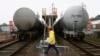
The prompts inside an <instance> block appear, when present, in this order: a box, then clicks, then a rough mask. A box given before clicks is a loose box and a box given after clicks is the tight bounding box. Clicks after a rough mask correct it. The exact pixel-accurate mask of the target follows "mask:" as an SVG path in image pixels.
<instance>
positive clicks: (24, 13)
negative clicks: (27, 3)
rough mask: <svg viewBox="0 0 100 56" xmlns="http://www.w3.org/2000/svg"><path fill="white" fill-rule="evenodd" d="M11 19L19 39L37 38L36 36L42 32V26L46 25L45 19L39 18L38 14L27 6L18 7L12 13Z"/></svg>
mask: <svg viewBox="0 0 100 56" xmlns="http://www.w3.org/2000/svg"><path fill="white" fill-rule="evenodd" d="M13 21H14V24H15V25H16V27H17V28H18V31H17V33H18V35H19V37H18V38H19V39H20V40H26V39H27V37H30V38H31V39H37V36H41V35H42V34H43V27H44V25H46V24H45V21H44V20H43V19H40V18H39V16H37V15H36V14H35V13H34V12H33V11H32V10H31V9H29V8H20V9H18V10H17V11H16V12H15V14H14V17H13ZM38 34H40V35H38ZM30 35H31V36H30Z"/></svg>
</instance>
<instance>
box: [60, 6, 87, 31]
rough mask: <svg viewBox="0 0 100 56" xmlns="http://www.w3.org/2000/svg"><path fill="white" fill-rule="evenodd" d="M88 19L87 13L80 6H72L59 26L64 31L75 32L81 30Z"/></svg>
mask: <svg viewBox="0 0 100 56" xmlns="http://www.w3.org/2000/svg"><path fill="white" fill-rule="evenodd" d="M88 19H89V16H88V13H87V11H86V10H85V9H84V8H82V6H73V7H71V8H69V9H68V10H67V11H66V12H65V13H64V15H63V16H62V19H61V24H63V26H64V28H65V29H66V30H69V31H73V30H76V31H77V30H82V29H83V28H84V27H85V26H86V23H87V21H88ZM74 28H75V29H74Z"/></svg>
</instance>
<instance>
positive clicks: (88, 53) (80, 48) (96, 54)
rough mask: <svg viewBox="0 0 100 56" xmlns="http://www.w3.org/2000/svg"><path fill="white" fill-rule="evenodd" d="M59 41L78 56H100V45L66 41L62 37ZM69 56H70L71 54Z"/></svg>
mask: <svg viewBox="0 0 100 56" xmlns="http://www.w3.org/2000/svg"><path fill="white" fill-rule="evenodd" d="M59 39H60V40H59ZM59 39H58V40H59V42H60V44H61V45H67V46H70V47H71V48H73V49H74V50H75V51H76V52H77V53H78V54H80V55H79V56H100V45H97V44H94V43H92V42H89V41H81V42H78V41H77V42H75V41H69V40H64V39H63V38H61V37H59ZM71 54H73V53H71ZM68 56H70V53H69V55H68ZM71 56H76V54H74V55H71Z"/></svg>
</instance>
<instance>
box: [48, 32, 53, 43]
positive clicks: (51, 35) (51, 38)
mask: <svg viewBox="0 0 100 56" xmlns="http://www.w3.org/2000/svg"><path fill="white" fill-rule="evenodd" d="M48 43H49V44H51V45H54V44H55V34H54V31H53V30H51V31H49V40H48Z"/></svg>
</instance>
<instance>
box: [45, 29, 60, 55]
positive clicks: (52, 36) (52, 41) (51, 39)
mask: <svg viewBox="0 0 100 56" xmlns="http://www.w3.org/2000/svg"><path fill="white" fill-rule="evenodd" d="M48 31H49V39H48V43H49V45H48V47H47V49H46V51H45V54H48V52H49V49H50V48H51V47H52V48H54V49H55V51H56V54H57V55H59V52H58V49H57V48H56V46H55V44H56V41H55V34H54V30H52V28H50V27H49V28H48Z"/></svg>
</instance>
